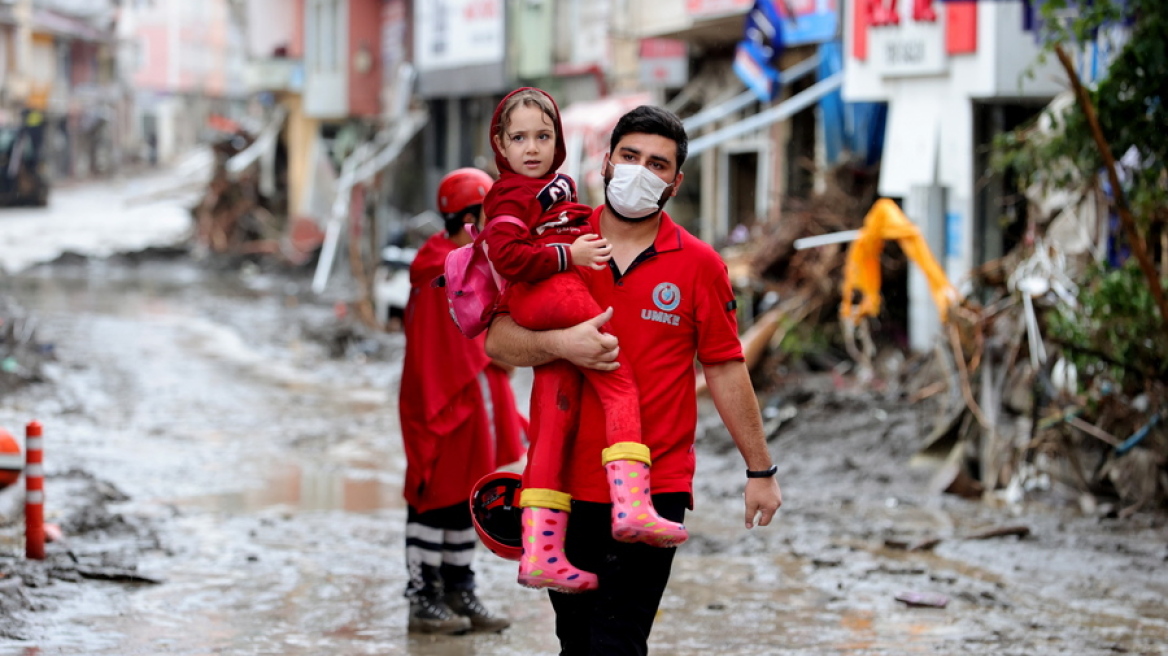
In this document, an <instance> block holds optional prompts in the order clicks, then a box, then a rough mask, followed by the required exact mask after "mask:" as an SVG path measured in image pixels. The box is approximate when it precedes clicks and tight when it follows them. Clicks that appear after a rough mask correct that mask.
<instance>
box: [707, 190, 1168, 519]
mask: <svg viewBox="0 0 1168 656" xmlns="http://www.w3.org/2000/svg"><path fill="white" fill-rule="evenodd" d="M863 196H864V195H862V194H849V193H845V192H844V190H843V189H842V187H841V185H839V184H836V185H833V186H832V187H831V188H830V189H829V190H828V191H827V193H825V194H822V195H820V196H817V197H815V198H812V199H811V200H809V201H806V202H805V203H804V204H802V205H792V206H791V209H790V210H789V211H785V212H784V214H783V216H782V220H781V221H780V222H778V223H777V224H776V225H774V226H771V229H770V231H769V232H768V233H767V234H765V235H759V236H758V237H759V238H758V239H755V240H753V241H752V242H751V244H750V246H749V247H741V246H740V247H730V248H727V249H726V250H724V251H723V254H724V256H725V258H726V260H727V263H728V266H729V269H730V272H731V279H732V281H733V282H734V284H735V286H736V288H737V289H738V291H739V294H740V297H745V298H746V302H745V303H743V302H742V301H741V300H740V305H742V306H745V307H746V308H748V310H747V312H746V313H745V315H746V316H745V318H744V321H743V323H744V325H747V326H749V327H748V328H747V330H746V332H745V333H744V338H743V341H744V344H745V348H746V352H747V362H748V364H749V365H751V366H752V371H753V374H754V376H755V382H756V386H758V387H760V391H762V390H765V389H766V387H767V386H768V385H774V384H778V383H781V382H782V378H783V376H782V375H780V372H781V371H786V370H790V369H792V368H795V367H800V366H801V367H803V368H807V369H812V370H821V371H822V370H831V371H833V372H835V373H837V374H839V375H840V380H841V384H845V383H844V379H843V374H849V373H850V374H852V375H851V378H850V379H848V380H847V381H846V384H850V385H862V386H866V387H867V388H869V389H871V390H872V391H873V392H874V393H883V394H888V393H894V394H898V395H899V396H900V397H901V398H903V399H905V400H907V401H910V402H918V401H922V400H925V399H930V404H929V407H931V408H936V412H937V415H936V419H935V421H934V430H933V431H932V433H931V434H930V435H928V436H925V437H924V440H923V443H922V445H921V449H920V451H919V453H918V454H916V456H915V457H914V458H913V464H917V465H927V466H930V467H932V468H934V470H935V472H936V474H935V476H934V487H935V488H936V490H937V491H938V492H948V493H953V494H959V495H962V496H965V497H969V498H981V499H984V500H986V501H987V502H990V503H1002V504H1017V503H1021V502H1023V501H1024V500H1026V499H1028V498H1035V497H1038V496H1040V495H1042V496H1046V497H1061V498H1063V499H1069V500H1070V501H1072V502H1075V503H1078V504H1080V506H1081V507H1082V508H1083V510H1084V511H1086V512H1090V513H1101V514H1115V515H1118V516H1128V515H1130V514H1132V513H1134V512H1137V511H1138V510H1140V509H1150V508H1153V507H1158V506H1163V505H1165V502H1166V501H1168V425H1166V424H1168V422H1164V421H1163V420H1162V419H1163V416H1164V414H1165V413H1166V412H1168V388H1166V387H1165V381H1168V364H1166V359H1165V357H1164V356H1165V355H1166V354H1168V345H1166V344H1165V342H1166V341H1168V340H1166V339H1165V337H1164V336H1165V335H1166V334H1168V329H1166V328H1165V326H1166V325H1168V324H1165V323H1164V322H1163V321H1161V320H1160V318H1159V315H1158V312H1157V310H1156V306H1155V305H1154V303H1153V302H1152V299H1151V298H1150V297H1149V295H1148V293H1147V285H1146V284H1143V283H1141V273H1140V269H1139V268H1137V267H1135V266H1134V265H1129V266H1120V267H1114V266H1104V265H1102V264H1099V260H1100V253H1099V249H1098V248H1097V247H1096V244H1097V243H1098V240H1094V241H1093V240H1090V239H1088V240H1087V241H1086V243H1085V244H1080V243H1078V242H1081V241H1083V240H1082V239H1080V237H1081V234H1082V230H1080V229H1079V225H1082V224H1086V223H1097V222H1098V221H1099V220H1102V221H1106V216H1105V215H1104V216H1103V217H1102V218H1101V219H1100V218H1097V217H1096V216H1095V215H1089V216H1088V215H1083V216H1070V217H1067V216H1066V215H1065V213H1062V214H1060V213H1054V214H1053V215H1052V216H1055V217H1056V219H1057V220H1055V221H1047V222H1045V223H1040V222H1038V221H1034V222H1032V224H1031V225H1029V226H1028V227H1029V230H1028V233H1027V235H1026V237H1025V238H1024V239H1023V240H1022V242H1021V243H1019V244H1018V245H1017V247H1016V248H1014V249H1013V250H1012V251H1011V252H1009V253H1008V254H1007V255H1005V256H1003V257H1002V258H1000V259H998V260H994V261H991V262H989V263H987V264H985V265H983V266H982V267H980V268H979V269H978V270H976V271H975V272H974V275H973V278H972V281H971V285H970V287H971V288H967V290H966V292H965V298H964V299H961V300H959V301H958V300H957V299H954V301H955V302H954V303H953V304H952V305H950V307H949V308H948V312H947V316H946V317H945V323H944V324H943V327H942V329H941V331H940V335H939V337H938V339H937V341H936V343H935V347H934V349H933V350H932V351H931V352H930V353H927V354H920V355H916V356H912V355H909V354H907V353H906V352H905V349H904V345H903V342H902V341H901V337H900V336H899V335H898V334H897V330H896V327H895V324H896V322H897V321H896V319H897V317H894V316H893V317H890V316H889V315H890V313H891V314H893V315H895V313H896V312H897V309H896V308H895V305H896V301H897V300H898V299H887V300H889V303H887V304H886V306H885V308H884V310H883V311H882V312H881V313H880V314H879V315H877V316H876V317H874V318H873V319H860V320H859V321H858V322H856V323H854V324H853V323H852V322H850V321H847V320H843V319H841V314H840V307H841V303H842V302H843V300H844V299H843V298H842V296H841V288H842V286H843V285H842V283H843V280H844V275H845V268H846V266H847V259H848V256H847V249H848V247H849V244H848V243H828V244H827V245H823V246H820V247H817V248H808V249H803V250H797V249H796V248H795V245H794V244H795V240H796V239H803V238H807V237H811V236H815V235H824V234H830V233H842V232H844V231H850V230H855V229H857V228H860V226H861V224H864V225H867V224H866V223H865V221H864V216H865V212H866V211H867V209H868V208H869V207H871V206H872V204H871V203H870V202H869V201H867V200H864V201H860V200H858V198H861V197H863ZM885 202H886V201H885ZM1068 222H1076V223H1077V224H1079V225H1076V226H1073V227H1072V228H1071V229H1068V226H1067V223H1068ZM1067 235H1072V236H1073V237H1074V239H1069V238H1068V237H1067ZM1105 241H1106V240H1104V242H1105ZM1071 242H1074V243H1071ZM853 243H855V242H853ZM1068 250H1070V251H1071V252H1069V253H1068V252H1067V251H1068ZM1104 250H1106V249H1104ZM880 258H881V269H883V270H884V272H885V273H886V274H887V273H889V272H897V271H900V272H903V271H904V269H905V268H906V264H905V259H904V257H903V255H902V254H901V253H900V252H899V251H898V250H895V249H893V250H887V249H886V252H884V253H883V254H881V255H880ZM889 287H890V286H889V285H885V286H884V289H888V288H889ZM934 296H935V297H936V298H941V297H940V296H939V295H937V294H936V293H935V294H934ZM862 303H863V301H861V304H862ZM845 305H850V304H845ZM889 306H893V307H889ZM1101 336H1103V337H1101ZM816 339H818V342H817V343H811V344H809V343H808V342H815V340H816ZM800 342H802V343H800ZM760 353H761V355H760ZM796 358H798V359H801V360H802V362H801V363H796V362H795V361H794V360H795V359H796ZM881 361H882V362H884V363H889V362H894V363H897V365H898V366H883V367H881V366H880V364H874V362H877V363H879V362H881Z"/></svg>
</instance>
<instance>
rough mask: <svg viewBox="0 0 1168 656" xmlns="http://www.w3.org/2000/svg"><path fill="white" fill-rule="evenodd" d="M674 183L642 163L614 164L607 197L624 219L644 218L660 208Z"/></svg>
mask: <svg viewBox="0 0 1168 656" xmlns="http://www.w3.org/2000/svg"><path fill="white" fill-rule="evenodd" d="M609 163H610V164H612V162H609ZM672 186H673V184H671V183H666V182H665V181H664V180H662V179H661V178H659V177H657V176H656V175H654V174H653V172H652V171H650V170H649V169H648V168H646V167H644V166H641V165H640V164H612V177H611V178H610V179H609V180H608V183H607V184H606V186H605V188H604V197H605V200H607V201H608V204H609V206H610V207H612V209H613V210H614V211H615V212H616V213H617V214H618V215H620V216H621V218H624V219H629V220H636V219H645V218H648V217H650V216H652V215H653V214H656V213H657V212H659V211H660V210H661V208H662V207H663V206H664V205H665V200H666V198H667V197H666V195H665V194H666V192H667V191H668V190H669V188H670V187H672Z"/></svg>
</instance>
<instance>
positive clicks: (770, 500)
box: [746, 477, 783, 528]
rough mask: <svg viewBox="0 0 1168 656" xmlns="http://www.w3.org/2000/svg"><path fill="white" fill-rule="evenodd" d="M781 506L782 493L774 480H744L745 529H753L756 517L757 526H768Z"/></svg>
mask: <svg viewBox="0 0 1168 656" xmlns="http://www.w3.org/2000/svg"><path fill="white" fill-rule="evenodd" d="M781 505H783V492H782V490H780V489H779V481H778V480H777V479H776V478H774V477H771V478H748V479H746V528H754V525H755V518H756V517H757V518H758V522H757V523H758V525H759V526H767V525H769V524H770V523H771V520H772V519H774V517H775V513H776V512H778V510H779V506H781Z"/></svg>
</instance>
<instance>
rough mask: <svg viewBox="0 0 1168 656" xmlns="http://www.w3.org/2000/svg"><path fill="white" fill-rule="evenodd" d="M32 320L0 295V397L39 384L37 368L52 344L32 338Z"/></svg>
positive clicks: (34, 333)
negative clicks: (26, 386) (29, 384)
mask: <svg viewBox="0 0 1168 656" xmlns="http://www.w3.org/2000/svg"><path fill="white" fill-rule="evenodd" d="M36 328H37V325H36V320H35V319H34V318H33V317H30V316H29V315H28V314H27V313H25V312H24V311H23V310H22V309H21V308H20V307H18V306H17V305H16V304H15V303H13V302H12V301H11V299H9V298H7V297H5V296H2V295H0V394H4V393H7V392H11V391H12V390H14V389H17V388H19V387H22V386H24V385H26V384H28V383H35V382H40V381H42V380H43V375H42V372H41V367H42V365H43V363H44V362H45V361H46V360H51V359H52V358H53V351H54V347H53V344H48V343H42V342H39V341H37V338H36Z"/></svg>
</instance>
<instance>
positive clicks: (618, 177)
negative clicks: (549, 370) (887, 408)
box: [487, 106, 783, 656]
mask: <svg viewBox="0 0 1168 656" xmlns="http://www.w3.org/2000/svg"><path fill="white" fill-rule="evenodd" d="M688 143H689V142H688V138H687V136H686V133H685V128H684V127H683V126H682V124H681V121H680V120H679V119H678V118H677V117H676V116H675V115H673V114H672V113H670V112H668V111H666V110H663V109H660V108H657V107H651V106H641V107H638V108H636V109H634V110H632V111H630V112H628V113H627V114H625V115H624V116H623V117H621V119H620V120H619V121H618V122H617V125H616V127H615V128H614V129H613V133H612V136H611V138H610V141H609V151H608V158H607V160H606V161H605V163H604V168H603V175H604V183H605V188H604V189H605V191H604V195H605V202H604V204H603V205H601V206H600V207H597V208H596V209H595V210H594V211H593V212H592V214H591V215H590V216H589V218H588V222H589V225H590V229H591V231H592V232H594V233H595V234H598V235H601V236H603V237H604V238H605V239H606V240H607V241H608V243H609V244H611V245H612V251H611V259H610V260H609V261H608V266H607V267H606V268H605V269H604V270H601V271H592V270H584V271H585V273H586V274H587V275H586V277H585V280H586V282H587V284H588V287H589V290H590V291H591V292H592V295H593V296H594V297H595V299H596V301H597V303H598V304H599V307H602V308H608V309H607V310H605V311H604V312H602V313H600V314H598V315H597V316H595V317H593V318H591V319H589V320H588V321H586V322H583V323H581V324H578V325H576V326H573V327H571V328H568V329H566V330H549V331H530V330H527V329H525V328H523V327H522V326H521V325H520V324H519V323H518V322H517V321H515V320H514V319H513V318H512V317H510V316H506V315H505V314H504V315H500V316H497V317H496V318H495V320H494V321H493V323H492V324H491V328H490V330H489V331H488V333H487V352H488V353H490V354H491V355H492V356H494V357H496V358H498V359H500V360H502V361H504V362H509V363H511V364H514V365H517V366H536V365H541V364H544V363H546V362H549V361H552V360H554V359H557V358H562V359H565V360H569V361H571V362H573V363H575V364H576V365H577V366H579V367H585V368H594V369H598V370H601V371H612V370H614V369H616V368H618V367H619V368H622V369H623V368H626V367H631V369H632V373H633V375H634V377H635V379H636V384H637V388H638V390H639V391H640V397H639V398H640V407H641V426H642V440H643V441H644V443H645V445H646V446H648V447H649V449H650V450H651V452H652V455H653V503H654V505H655V507H656V508H657V511H658V512H659V513H661V515H663V516H665V517H667V518H669V519H670V520H672V521H675V522H681V521H683V520H684V518H685V511H686V509H688V508H692V507H693V476H694V470H695V467H696V462H695V454H694V435H695V429H696V424H697V416H698V412H697V397H696V392H695V372H694V361H695V359H696V360H697V361H698V362H699V363H701V365H702V368H703V372H704V374H705V377H706V381H707V383H708V387H709V390H710V395H711V397H712V398H713V401H714V405H715V407H716V408H717V410H718V414H719V415H720V417H721V419H722V421H723V422H724V423H725V424H726V428H727V429H728V430H729V432H730V435H731V437H732V438H733V440H734V443H735V445H736V446H737V447H738V450H739V452H740V453H741V454H742V458H743V460H744V461H745V464H746V473H745V478H744V479H743V480H744V494H743V498H744V501H745V513H744V517H745V526H746V528H748V529H749V528H752V527H753V526H755V525H756V524H757V525H759V526H766V525H768V524H770V523H771V520H772V519H773V518H774V516H775V513H776V512H777V511H778V509H779V506H780V505H781V504H782V502H783V500H782V493H781V491H780V489H779V485H778V481H777V480H776V479H775V474H776V472H777V470H778V468H777V466H775V465H774V464H773V462H772V460H771V454H770V452H769V449H768V448H767V443H766V436H765V434H764V432H763V428H762V418H761V416H760V414H759V409H758V399H757V397H756V396H755V393H754V389H753V387H752V386H751V382H750V374H749V372H748V371H747V368H746V364H745V362H744V359H743V353H742V346H741V343H740V341H739V338H738V326H737V320H736V316H735V300H734V292H733V289H732V288H731V286H730V281H729V278H728V276H727V271H726V264H725V263H724V262H723V261H722V258H721V257H720V256H719V255H718V253H717V252H716V251H715V250H714V249H713V248H711V247H710V246H709V245H708V244H706V243H705V242H702V241H701V240H699V239H697V238H696V237H694V236H693V235H691V234H690V233H689V232H687V231H686V230H685V229H684V228H682V227H681V226H679V225H677V224H676V223H674V222H673V220H672V219H670V217H669V215H668V214H667V213H666V212H665V211H664V210H663V208H664V206H665V203H666V202H668V200H669V199H670V198H672V197H673V196H674V195H675V194H676V193H677V189H678V188H679V187H680V186H681V183H682V179H683V174H682V172H681V166H682V164H683V163H684V162H685V158H686V153H687V150H688ZM606 325H608V326H609V327H610V328H611V331H612V332H611V333H609V332H605V331H602V330H601V329H600V328H601V327H602V326H606ZM620 354H625V356H626V358H627V359H625V360H624V361H623V362H622V361H621V358H620V357H619V356H620ZM602 417H603V413H602V412H601V410H600V403H599V400H598V399H597V397H596V394H595V393H594V392H593V391H591V390H590V389H589V388H588V387H585V390H584V397H583V400H582V402H581V410H580V413H579V421H578V431H577V433H576V437H575V439H574V440H573V441H571V442H570V449H571V450H570V453H569V455H568V457H567V458H566V459H565V461H566V462H567V463H569V464H568V466H567V467H566V469H565V475H564V478H563V480H564V486H565V488H564V489H565V491H566V492H568V493H570V494H571V495H572V513H571V515H570V516H569V522H568V530H567V541H566V547H565V550H566V553H567V555H568V556H569V557H570V558H571V559H572V561H573V562H574V563H575V564H576V566H578V567H581V568H583V569H586V570H588V571H592V572H595V573H596V575H597V577H598V579H599V587H598V588H597V589H596V590H594V591H591V592H585V593H582V594H563V593H560V592H556V591H552V592H550V593H549V596H550V598H551V602H552V606H553V607H554V609H555V612H556V635H557V636H558V637H559V641H560V647H561V651H560V654H561V655H562V656H586V655H592V654H606V655H609V654H646V653H648V641H649V634H650V632H651V630H652V628H653V621H654V618H655V617H656V615H657V609H658V607H659V605H660V602H661V597H662V594H663V593H664V591H665V587H666V585H667V584H668V582H669V575H670V571H671V569H672V563H673V556H674V553H675V552H676V551H677V550H676V549H659V548H653V547H650V546H647V545H644V544H628V543H624V542H619V541H617V540H614V539H613V538H612V537H611V536H608V535H605V534H604V531H603V530H602V529H603V528H604V527H606V525H607V524H608V522H609V517H610V512H611V506H610V505H609V500H608V489H607V485H606V481H605V472H604V470H603V469H602V468H601V467H599V466H598V463H597V462H596V456H595V453H596V450H597V449H599V448H602V447H603V444H604V442H603V438H602V431H601V430H600V427H599V424H600V423H601V421H602Z"/></svg>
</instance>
